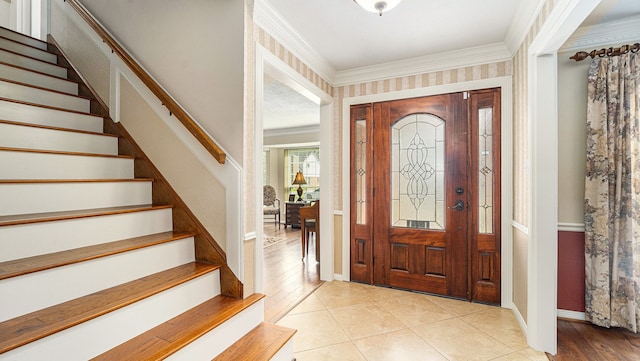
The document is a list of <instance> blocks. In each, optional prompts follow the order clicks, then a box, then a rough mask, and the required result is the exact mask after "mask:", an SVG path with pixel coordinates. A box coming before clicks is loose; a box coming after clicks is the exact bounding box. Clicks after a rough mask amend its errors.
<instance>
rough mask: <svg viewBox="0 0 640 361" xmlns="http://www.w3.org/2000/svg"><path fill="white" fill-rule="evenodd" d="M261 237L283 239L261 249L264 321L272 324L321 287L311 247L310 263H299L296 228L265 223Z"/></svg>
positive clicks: (298, 237) (313, 249) (300, 260)
mask: <svg viewBox="0 0 640 361" xmlns="http://www.w3.org/2000/svg"><path fill="white" fill-rule="evenodd" d="M264 235H265V236H271V237H281V238H286V241H284V242H281V243H277V244H275V245H272V246H268V247H266V248H265V249H264V270H265V294H266V298H265V306H264V307H265V311H264V312H265V320H266V321H268V322H276V321H278V320H279V319H280V318H282V317H283V316H284V315H285V314H286V313H287V312H289V311H290V310H291V309H292V308H294V307H295V306H296V305H297V304H298V303H300V302H301V301H302V300H304V299H305V298H306V297H307V296H308V295H310V294H311V293H312V292H313V291H315V289H316V288H318V287H319V286H320V285H321V284H322V282H321V281H320V264H319V263H317V262H316V261H315V253H314V252H315V248H313V247H309V257H308V258H309V259H310V261H307V260H306V259H305V261H304V262H303V261H302V245H301V240H300V229H299V228H293V229H292V228H291V227H287V228H286V229H285V228H284V225H281V226H280V228H279V229H278V227H277V226H275V225H274V223H273V222H268V223H267V222H265V223H264Z"/></svg>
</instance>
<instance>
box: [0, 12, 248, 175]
mask: <svg viewBox="0 0 640 361" xmlns="http://www.w3.org/2000/svg"><path fill="white" fill-rule="evenodd" d="M0 1H1V0H0ZM81 2H82V4H83V5H84V6H86V7H87V8H88V9H89V11H90V12H91V13H93V15H94V16H96V17H97V18H98V20H99V21H100V22H101V23H102V24H103V25H104V26H105V27H106V28H107V29H108V30H109V31H110V32H111V33H112V35H114V36H115V38H116V39H117V40H118V41H120V42H121V43H122V44H123V45H124V47H125V48H126V49H127V50H128V51H129V52H130V53H131V54H132V55H133V56H134V57H135V58H136V59H137V60H138V62H139V63H140V64H141V65H142V66H143V67H144V68H145V69H146V70H147V71H148V72H149V73H150V74H151V75H152V76H153V77H154V78H155V79H156V80H157V81H158V82H159V83H160V84H161V85H162V86H163V87H164V88H165V89H167V91H168V93H169V94H170V95H171V96H173V97H174V98H175V99H176V100H177V101H178V103H180V104H181V105H182V106H183V107H184V108H185V109H186V110H187V112H188V113H190V114H191V115H192V117H194V118H195V120H196V121H197V122H199V123H200V124H201V126H202V127H203V128H204V129H205V130H206V131H207V132H209V133H210V134H211V135H212V137H213V139H214V140H215V141H216V142H218V143H219V144H220V145H221V146H222V147H223V148H224V149H225V151H227V153H229V155H230V156H231V157H233V158H234V159H235V160H236V161H238V162H242V159H243V157H242V151H243V150H242V148H243V147H242V143H243V139H242V126H243V125H242V124H243V77H244V75H243V66H244V64H243V62H244V1H238V0H217V1H210V0H190V1H170V0H136V1H129V0H111V1H103V0H81Z"/></svg>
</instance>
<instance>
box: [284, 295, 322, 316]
mask: <svg viewBox="0 0 640 361" xmlns="http://www.w3.org/2000/svg"><path fill="white" fill-rule="evenodd" d="M322 310H326V307H324V305H323V304H322V302H320V299H319V298H318V296H316V295H315V294H313V293H312V294H310V295H309V297H307V298H305V300H304V301H302V302H300V303H299V304H298V305H297V306H296V307H295V308H294V309H293V310H291V311H289V313H288V314H289V315H297V314H300V313H307V312H313V311H322Z"/></svg>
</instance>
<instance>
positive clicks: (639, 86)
mask: <svg viewBox="0 0 640 361" xmlns="http://www.w3.org/2000/svg"><path fill="white" fill-rule="evenodd" d="M588 79H589V80H588V102H587V103H588V104H587V167H586V181H585V261H586V265H585V268H586V297H585V301H586V318H587V320H588V321H590V322H592V323H594V324H596V325H600V326H603V327H624V328H626V329H629V330H631V331H633V332H638V325H639V322H640V308H639V302H640V240H639V239H640V212H639V211H640V194H639V193H640V138H639V131H640V129H639V119H638V118H639V117H640V54H633V53H627V54H623V55H621V56H617V57H603V58H596V59H593V60H592V61H591V65H590V67H589V78H588Z"/></svg>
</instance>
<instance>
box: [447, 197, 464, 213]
mask: <svg viewBox="0 0 640 361" xmlns="http://www.w3.org/2000/svg"><path fill="white" fill-rule="evenodd" d="M449 208H450V209H455V210H456V211H458V212H459V211H462V210H464V202H463V201H462V200H460V199H458V200H457V201H456V203H455V204H454V205H453V206H451V207H449Z"/></svg>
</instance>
